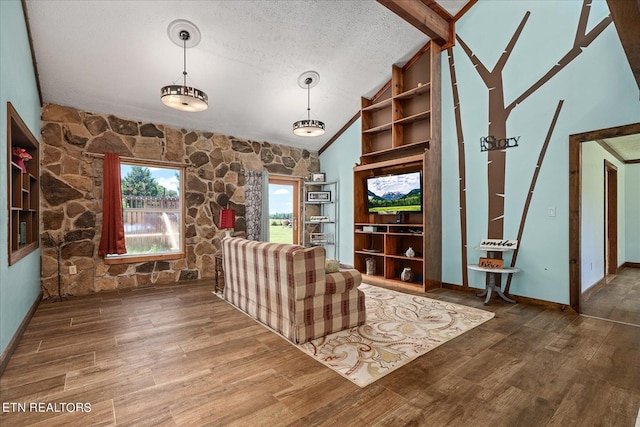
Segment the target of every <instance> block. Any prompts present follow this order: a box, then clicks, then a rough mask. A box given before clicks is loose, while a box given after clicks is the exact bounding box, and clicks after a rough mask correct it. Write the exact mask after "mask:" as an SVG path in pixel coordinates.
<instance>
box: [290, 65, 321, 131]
mask: <svg viewBox="0 0 640 427" xmlns="http://www.w3.org/2000/svg"><path fill="white" fill-rule="evenodd" d="M319 81H320V74H318V73H317V72H316V71H305V72H304V73H302V74H301V75H300V77H298V85H299V86H300V87H301V88H303V89H304V88H305V87H306V89H307V119H306V120H298V121H297V122H295V123H294V124H293V133H294V134H296V135H298V136H320V135H323V134H324V123H323V122H321V121H320V120H311V88H312V87H314V86H315V85H317V84H318V82H319Z"/></svg>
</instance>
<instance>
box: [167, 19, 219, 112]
mask: <svg viewBox="0 0 640 427" xmlns="http://www.w3.org/2000/svg"><path fill="white" fill-rule="evenodd" d="M167 32H168V34H169V38H170V39H171V41H173V42H174V43H175V44H177V45H178V46H181V47H182V49H183V70H182V79H183V80H182V82H183V84H182V85H176V84H173V85H168V86H164V87H163V88H162V89H161V90H160V94H161V99H162V103H163V104H164V105H166V106H167V107H171V108H175V109H176V110H180V111H188V112H197V111H204V110H206V109H207V107H208V106H209V97H208V96H207V94H206V93H205V92H204V91H202V90H200V89H197V88H195V87H190V86H187V47H194V46H196V45H197V44H198V43H199V42H200V30H198V27H196V26H195V24H193V23H191V22H189V21H186V20H184V19H177V20H175V21H173V22H172V23H171V24H169V28H168V29H167Z"/></svg>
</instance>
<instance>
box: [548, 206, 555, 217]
mask: <svg viewBox="0 0 640 427" xmlns="http://www.w3.org/2000/svg"><path fill="white" fill-rule="evenodd" d="M547 215H548V216H556V208H549V209H547Z"/></svg>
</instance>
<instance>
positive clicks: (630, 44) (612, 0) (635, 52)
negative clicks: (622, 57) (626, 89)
mask: <svg viewBox="0 0 640 427" xmlns="http://www.w3.org/2000/svg"><path fill="white" fill-rule="evenodd" d="M607 5H608V6H609V11H610V12H611V18H612V19H613V24H614V25H615V27H616V31H617V32H618V37H619V38H620V42H622V47H623V49H624V52H625V53H626V54H627V60H628V61H629V65H630V66H631V71H632V72H633V76H634V77H635V79H636V83H637V84H638V88H640V2H638V0H607Z"/></svg>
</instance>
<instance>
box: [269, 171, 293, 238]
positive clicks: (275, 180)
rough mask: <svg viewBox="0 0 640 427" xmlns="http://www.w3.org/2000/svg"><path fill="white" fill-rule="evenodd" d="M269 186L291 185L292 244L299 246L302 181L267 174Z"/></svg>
mask: <svg viewBox="0 0 640 427" xmlns="http://www.w3.org/2000/svg"><path fill="white" fill-rule="evenodd" d="M269 184H276V185H292V186H293V244H294V245H299V244H300V236H301V235H300V229H301V228H300V227H299V223H300V216H301V215H302V207H301V205H300V198H301V197H300V194H301V191H302V190H301V188H302V185H301V184H302V179H301V178H297V177H293V176H289V175H272V174H269V182H268V183H267V185H269Z"/></svg>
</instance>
